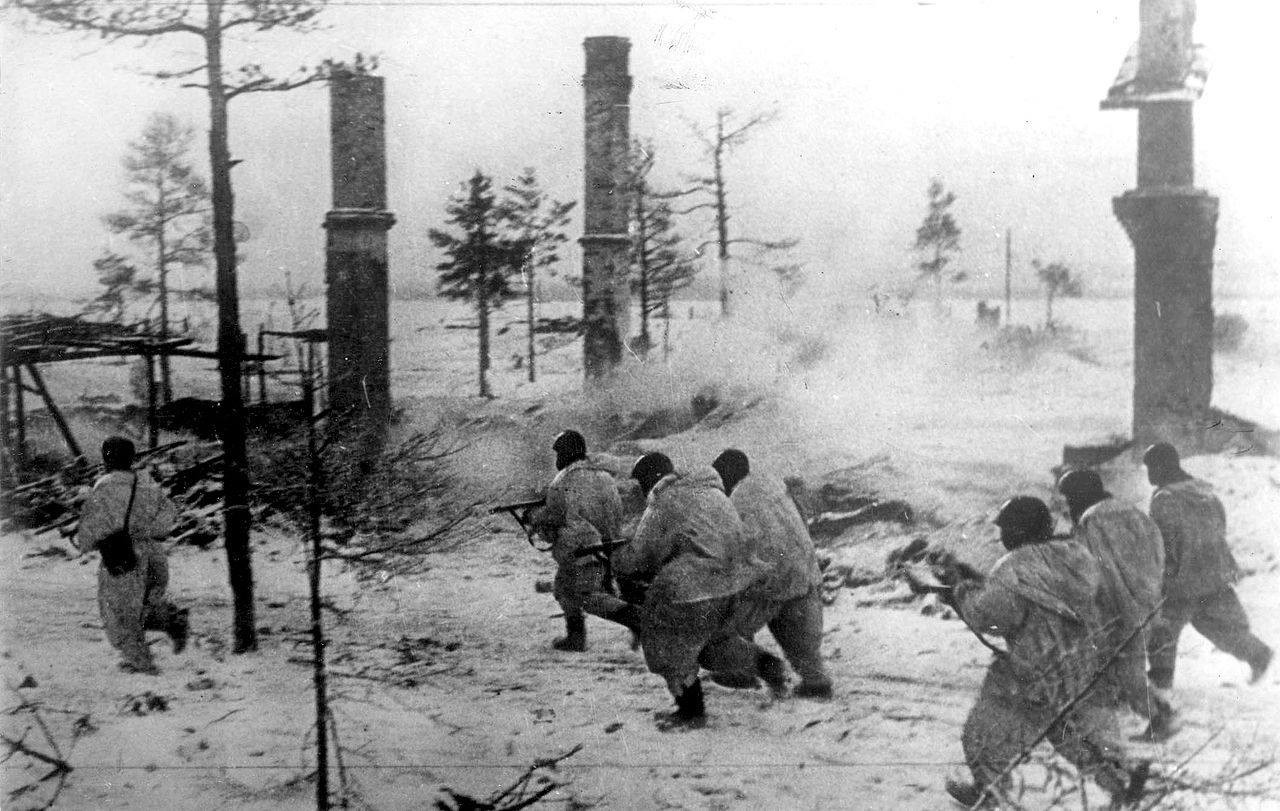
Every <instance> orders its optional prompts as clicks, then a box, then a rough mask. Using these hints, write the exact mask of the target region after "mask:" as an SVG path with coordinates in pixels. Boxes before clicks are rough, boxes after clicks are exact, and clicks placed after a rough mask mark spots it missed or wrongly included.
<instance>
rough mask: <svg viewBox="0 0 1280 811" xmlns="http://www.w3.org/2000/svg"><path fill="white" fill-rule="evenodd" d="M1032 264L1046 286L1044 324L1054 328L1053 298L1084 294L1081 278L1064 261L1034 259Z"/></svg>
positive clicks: (1077, 296)
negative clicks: (1047, 262) (1046, 262)
mask: <svg viewBox="0 0 1280 811" xmlns="http://www.w3.org/2000/svg"><path fill="white" fill-rule="evenodd" d="M1031 266H1032V267H1033V268H1035V271H1036V277H1037V278H1038V279H1040V284H1041V285H1042V286H1043V287H1044V303H1045V310H1044V326H1045V329H1050V330H1051V329H1053V326H1054V324H1053V300H1054V299H1055V298H1057V297H1058V296H1063V297H1064V298H1079V297H1080V296H1082V295H1083V294H1084V291H1083V288H1082V286H1081V284H1080V280H1079V279H1077V278H1076V277H1075V275H1074V274H1073V273H1072V271H1071V268H1069V267H1067V265H1066V264H1065V263H1063V262H1050V263H1049V264H1047V265H1046V264H1044V263H1042V262H1041V261H1040V260H1039V259H1032V260H1031Z"/></svg>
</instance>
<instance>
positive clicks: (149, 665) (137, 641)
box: [75, 436, 189, 676]
mask: <svg viewBox="0 0 1280 811" xmlns="http://www.w3.org/2000/svg"><path fill="white" fill-rule="evenodd" d="M134 453H135V451H134V446H133V443H132V442H130V441H129V440H128V439H125V438H124V437H118V436H113V437H110V438H109V439H107V440H106V441H105V442H103V443H102V466H103V469H104V471H105V472H104V473H103V475H102V476H101V477H100V478H99V479H98V481H97V482H95V483H94V485H93V490H92V491H90V493H89V495H88V497H87V498H86V499H85V502H84V506H83V507H82V508H81V511H80V524H79V528H78V529H77V532H76V537H75V544H76V547H77V548H79V549H80V551H81V552H86V553H87V552H93V551H98V552H100V554H101V557H102V562H101V564H100V565H99V566H98V609H99V611H100V612H101V614H102V625H103V628H104V630H105V631H106V633H107V641H108V642H110V643H111V645H112V647H114V648H116V649H117V650H119V651H120V655H121V661H120V669H121V670H123V671H125V672H126V673H144V674H147V675H153V676H154V675H156V674H157V673H159V672H160V671H159V669H158V668H157V667H156V665H155V662H154V661H153V660H152V658H151V651H150V649H149V648H148V647H147V641H146V632H147V631H164V632H165V633H166V634H168V635H169V637H170V639H172V640H173V652H174V653H181V652H182V650H183V648H185V647H186V645H187V633H188V628H189V623H188V617H187V610H186V609H179V608H178V607H176V606H175V605H174V604H173V603H171V602H169V599H168V597H167V596H166V595H165V590H166V589H167V588H168V585H169V559H168V556H167V554H166V553H165V549H164V547H163V546H162V545H161V542H162V540H163V539H164V538H165V537H166V536H167V535H168V534H169V533H170V532H171V531H172V530H173V527H174V523H175V522H176V521H177V518H178V510H177V507H176V506H174V503H173V502H172V501H170V500H169V498H168V497H167V496H165V494H164V492H163V491H162V490H161V489H160V487H159V486H158V485H156V484H155V482H153V481H151V478H150V477H149V476H147V475H146V474H144V473H139V472H135V471H134V470H133V460H134ZM121 530H124V532H125V533H127V537H125V536H123V535H121V534H119V533H120V531H121Z"/></svg>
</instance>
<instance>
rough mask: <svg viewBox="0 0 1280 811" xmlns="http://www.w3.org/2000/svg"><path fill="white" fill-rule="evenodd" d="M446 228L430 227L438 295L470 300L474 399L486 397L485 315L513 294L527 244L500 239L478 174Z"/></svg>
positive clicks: (450, 208) (496, 214)
mask: <svg viewBox="0 0 1280 811" xmlns="http://www.w3.org/2000/svg"><path fill="white" fill-rule="evenodd" d="M445 211H446V212H447V213H448V215H449V219H448V220H447V222H448V224H449V225H451V226H453V228H454V229H455V230H456V231H458V232H460V233H452V232H450V231H443V230H440V229H436V228H432V229H431V230H430V232H429V233H428V235H429V236H430V238H431V242H432V243H433V244H434V245H435V246H436V247H437V248H439V249H440V250H441V251H443V252H444V255H445V259H444V260H443V261H442V262H440V263H439V264H437V265H436V270H437V271H439V273H440V279H439V285H440V295H442V296H444V297H445V298H448V299H454V300H457V301H470V302H471V304H472V306H473V307H475V310H476V316H477V319H478V321H479V383H480V396H481V397H492V396H493V393H492V391H491V390H490V388H489V378H488V372H489V365H490V359H489V315H490V313H491V312H492V311H493V310H495V309H497V308H499V307H501V306H502V304H503V302H505V301H507V300H508V299H511V298H514V297H516V296H517V295H519V294H518V293H517V292H516V291H515V290H514V289H513V288H512V287H511V283H510V282H511V277H512V275H513V274H514V273H516V272H519V270H520V268H521V266H522V265H523V263H524V258H525V257H526V256H527V254H528V250H529V245H528V243H526V242H524V241H522V240H512V239H508V238H506V237H504V235H503V225H504V222H503V218H502V210H501V208H499V206H498V203H497V200H496V199H495V197H494V194H493V179H492V178H490V177H489V176H488V175H485V174H484V173H483V172H481V171H480V170H479V169H477V170H476V173H475V174H474V175H472V176H471V179H470V180H468V181H467V182H466V183H464V184H463V185H462V188H461V189H460V190H459V192H458V193H457V194H455V195H454V196H453V197H452V198H450V200H449V204H448V205H447V206H446V207H445Z"/></svg>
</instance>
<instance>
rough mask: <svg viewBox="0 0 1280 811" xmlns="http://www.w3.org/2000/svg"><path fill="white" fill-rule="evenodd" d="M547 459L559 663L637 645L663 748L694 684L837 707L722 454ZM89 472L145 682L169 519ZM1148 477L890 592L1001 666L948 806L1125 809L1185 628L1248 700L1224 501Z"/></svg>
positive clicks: (1167, 731)
mask: <svg viewBox="0 0 1280 811" xmlns="http://www.w3.org/2000/svg"><path fill="white" fill-rule="evenodd" d="M552 449H553V451H554V453H555V459H556V462H555V463H556V469H557V473H556V475H555V477H554V479H553V480H552V481H551V484H550V486H549V488H548V490H547V493H546V497H545V501H544V503H543V504H542V505H541V506H539V507H537V508H536V509H535V510H533V512H532V513H531V514H529V515H528V516H527V518H528V521H529V524H530V526H531V527H532V528H533V529H534V530H536V531H537V532H539V533H541V534H542V535H543V537H544V538H546V539H547V540H549V541H550V544H551V552H552V555H553V556H554V558H555V562H556V565H557V571H556V578H555V583H554V587H553V591H554V594H555V597H556V600H557V601H558V602H559V604H560V606H561V607H562V608H563V610H564V620H565V626H566V634H565V636H564V637H562V638H560V639H557V640H556V641H555V642H554V643H553V645H554V647H555V648H556V649H558V650H561V651H569V652H574V651H583V650H586V647H587V633H586V616H587V615H588V614H591V615H594V616H597V617H601V618H603V619H606V620H609V621H612V622H615V623H618V624H620V625H622V626H624V627H626V628H628V629H630V630H631V632H632V633H633V634H634V639H635V640H636V642H637V643H638V645H639V647H640V648H641V649H642V651H643V655H644V660H645V663H646V665H647V666H648V668H649V670H650V671H651V672H653V673H655V674H657V675H659V676H661V677H662V678H663V679H664V680H665V682H666V684H667V688H668V689H669V690H670V692H671V695H672V697H673V698H674V700H675V709H674V710H673V711H671V712H669V713H663V714H661V715H660V716H659V718H658V723H659V726H660V727H661V728H663V729H678V728H694V727H700V726H703V725H705V723H706V707H705V696H704V693H703V689H702V681H701V673H702V671H706V672H707V674H708V677H709V678H710V679H712V680H713V681H715V682H716V683H718V684H720V685H723V686H726V687H730V688H738V689H751V688H756V687H758V686H760V684H761V683H763V684H764V685H765V686H766V687H767V688H768V689H769V691H770V692H771V693H772V695H773V696H775V697H778V698H781V697H784V696H785V695H787V694H788V692H789V693H790V695H793V696H797V697H802V698H810V699H817V700H826V699H831V698H832V697H833V685H832V680H831V676H830V675H829V673H828V672H827V669H826V667H825V666H824V663H823V660H822V656H821V652H820V645H821V640H822V623H823V616H822V615H823V604H822V595H821V582H822V580H821V572H820V567H819V563H818V560H817V555H816V553H815V550H814V545H813V541H812V539H811V538H810V536H809V533H808V530H807V527H806V525H805V522H804V520H803V518H802V517H801V515H800V513H799V511H798V509H797V508H796V505H795V503H794V502H793V501H792V499H791V497H790V495H789V494H788V493H787V490H786V488H785V486H784V485H783V484H782V482H781V481H779V480H777V479H776V478H773V477H771V476H769V475H767V474H765V473H762V472H759V471H754V470H753V469H752V467H751V463H750V460H749V459H748V458H747V456H746V454H744V453H743V452H742V451H739V450H735V449H728V450H725V451H724V452H723V453H721V454H720V455H719V456H718V457H717V458H716V459H715V460H714V461H713V462H712V463H711V464H710V465H705V466H694V467H691V468H689V469H687V470H677V469H676V468H675V466H674V465H673V463H672V461H671V459H670V458H668V457H667V456H665V455H664V454H662V453H647V454H645V455H643V456H641V457H640V459H639V460H638V461H637V462H636V463H635V465H634V466H633V467H632V468H631V469H630V473H629V476H626V477H623V476H622V475H621V472H620V471H619V470H618V469H617V467H616V463H615V462H613V461H606V460H605V458H604V457H602V456H593V455H591V454H588V452H587V444H586V441H585V440H584V438H583V436H582V435H581V434H580V433H578V432H576V431H565V432H564V433H562V434H560V435H559V436H557V437H556V439H555V442H554V443H553V445H552ZM102 457H103V466H104V469H105V473H104V475H103V476H102V477H101V478H100V479H99V480H98V481H97V482H96V484H95V485H94V488H93V490H92V491H91V492H90V493H89V495H88V497H87V498H86V499H85V502H84V505H83V507H82V511H81V518H80V524H79V529H78V533H77V536H76V544H77V546H78V547H79V548H80V549H81V550H82V551H84V552H93V551H97V552H99V553H101V556H102V560H103V565H102V566H100V567H99V572H98V586H99V588H98V601H99V607H100V610H101V613H102V619H103V624H104V628H105V630H106V633H107V639H108V641H109V642H110V643H111V645H112V646H113V647H115V648H117V649H118V650H119V651H120V653H121V657H122V661H121V664H120V667H121V668H122V669H123V670H125V671H127V672H131V673H140V674H154V673H155V672H157V670H156V666H155V663H154V661H153V659H152V655H151V653H150V651H149V648H148V646H147V643H146V639H145V634H146V632H147V631H149V630H157V631H162V632H164V633H166V634H167V635H168V636H169V637H170V638H171V639H172V641H173V647H174V650H175V651H181V650H182V648H183V647H184V646H185V645H186V641H187V635H188V627H189V624H188V618H187V612H186V611H185V610H184V609H179V608H178V607H176V606H175V605H174V604H173V603H172V602H170V601H169V599H168V597H167V596H166V593H165V592H166V584H167V581H168V564H167V561H166V557H165V552H164V549H163V547H162V546H161V544H160V539H161V538H163V537H164V536H166V535H167V534H168V532H169V531H170V530H171V529H172V527H173V523H174V520H175V518H176V511H175V509H174V506H173V504H172V502H170V501H169V500H168V498H167V497H166V496H165V495H164V493H163V491H162V490H161V489H160V488H159V487H158V486H157V485H156V484H155V483H154V482H152V481H151V480H150V479H149V478H148V477H146V476H145V475H142V474H140V473H138V472H136V471H135V470H134V469H133V467H134V447H133V444H132V443H131V442H129V441H128V440H127V439H123V438H119V437H113V438H111V439H108V440H107V441H106V442H105V443H104V444H103V448H102ZM1143 463H1144V464H1145V466H1146V469H1147V476H1148V479H1149V481H1150V483H1151V484H1152V486H1153V487H1154V492H1153V494H1152V497H1151V504H1150V514H1149V515H1148V514H1147V513H1144V512H1143V511H1142V510H1141V509H1139V508H1138V507H1136V506H1133V505H1131V504H1127V503H1124V502H1123V501H1121V500H1120V499H1117V498H1116V497H1114V496H1113V495H1112V494H1111V493H1109V492H1107V490H1106V489H1105V487H1104V486H1103V482H1102V479H1101V477H1100V476H1099V475H1098V474H1097V473H1096V472H1095V471H1092V470H1073V471H1069V472H1067V473H1066V474H1064V475H1063V476H1062V477H1061V479H1059V481H1058V483H1057V489H1058V491H1059V492H1060V493H1061V494H1062V496H1063V498H1064V499H1065V501H1066V505H1067V509H1068V512H1069V513H1070V517H1071V522H1072V527H1073V528H1072V532H1071V534H1070V536H1057V535H1055V521H1054V517H1053V514H1052V513H1051V511H1050V510H1049V507H1048V506H1047V505H1046V504H1045V503H1044V502H1043V501H1041V500H1040V499H1038V498H1034V497H1031V496H1016V497H1014V498H1012V499H1009V500H1008V501H1007V502H1005V504H1004V505H1003V506H1002V507H1001V508H1000V510H999V512H998V514H997V515H996V517H995V521H994V523H995V524H996V526H997V527H998V528H999V531H1000V542H1001V544H1002V545H1003V547H1004V548H1005V550H1006V554H1004V555H1003V556H1002V557H1001V558H1000V559H999V560H998V561H997V562H996V563H995V565H994V566H993V567H992V568H991V570H990V571H988V572H986V573H982V572H978V571H976V570H975V569H973V568H972V567H970V566H968V565H967V564H965V563H963V562H961V561H959V560H957V559H956V558H955V557H954V556H952V555H949V554H946V553H936V554H933V555H931V556H930V557H929V558H928V560H929V563H930V572H929V574H930V577H931V580H932V581H933V582H924V580H923V578H922V577H921V576H920V575H918V574H913V573H912V572H911V570H909V569H907V570H904V571H903V572H902V574H903V576H904V578H905V579H906V580H907V581H908V583H909V584H910V585H911V587H912V588H913V589H916V590H918V591H921V592H924V591H932V592H934V593H937V594H940V595H942V596H943V598H944V599H945V600H946V601H947V602H948V603H949V604H950V605H951V606H952V607H953V608H954V609H955V610H956V612H957V614H958V615H959V616H960V618H961V619H962V620H964V622H965V623H966V624H967V625H968V627H969V628H970V630H972V631H973V632H974V634H975V635H976V636H978V637H979V638H980V639H981V641H982V642H983V643H984V644H986V645H987V647H989V648H991V649H992V650H993V651H994V652H995V657H994V659H993V660H992V662H991V666H990V668H989V669H988V671H987V674H986V677H985V678H984V680H983V682H982V687H981V689H980V691H979V695H978V700H977V703H976V704H975V705H974V707H973V709H972V710H971V711H970V713H969V716H968V718H967V720H966V721H965V724H964V730H963V733H962V739H961V741H962V746H963V749H964V754H965V759H966V762H967V764H968V766H969V770H970V772H971V773H972V777H973V780H972V781H971V782H959V781H953V780H948V781H947V784H946V788H947V791H948V793H949V794H950V795H951V796H952V797H953V798H954V799H955V800H957V801H958V802H960V803H962V804H964V805H966V806H968V807H976V806H979V805H981V804H982V803H983V802H984V801H987V800H988V799H995V798H997V797H998V796H999V795H1000V793H1001V792H1002V790H1003V789H1004V787H1005V785H1006V781H1007V778H1008V777H1009V774H1010V772H1011V771H1012V770H1013V769H1014V768H1015V767H1016V766H1017V765H1018V764H1019V763H1020V762H1021V761H1022V760H1023V759H1024V758H1025V757H1026V755H1027V754H1028V753H1029V752H1030V751H1031V750H1032V749H1034V748H1035V746H1036V745H1037V744H1038V743H1039V742H1040V741H1041V740H1047V741H1048V742H1050V743H1051V744H1052V745H1053V746H1054V748H1055V749H1056V750H1057V751H1058V752H1059V754H1061V755H1062V756H1063V757H1065V758H1066V759H1067V760H1069V761H1071V762H1072V763H1073V764H1074V765H1075V766H1076V767H1077V768H1078V769H1079V770H1080V772H1081V773H1082V774H1086V775H1089V776H1091V777H1092V778H1093V779H1094V780H1095V781H1096V782H1097V783H1098V784H1099V785H1100V786H1101V787H1102V788H1103V789H1104V790H1106V791H1108V792H1110V794H1111V796H1112V798H1113V804H1115V805H1118V806H1119V805H1124V804H1127V803H1132V802H1136V801H1137V799H1138V798H1139V797H1140V796H1141V794H1142V791H1143V785H1144V783H1145V782H1146V779H1147V775H1148V764H1147V763H1145V762H1142V761H1139V760H1135V759H1133V758H1131V757H1129V756H1128V755H1127V753H1126V751H1125V747H1124V745H1123V744H1122V743H1121V740H1120V734H1119V715H1118V713H1119V711H1120V710H1121V709H1122V708H1124V707H1127V708H1129V709H1131V710H1133V711H1134V712H1136V713H1137V714H1139V715H1140V716H1141V717H1143V718H1145V719H1147V721H1148V723H1147V727H1146V729H1145V731H1144V732H1143V733H1142V734H1141V735H1139V736H1136V737H1137V738H1139V739H1141V740H1145V741H1161V740H1165V739H1167V738H1168V737H1170V736H1172V735H1173V734H1175V733H1176V732H1177V729H1178V723H1177V713H1176V712H1175V710H1174V707H1173V703H1172V687H1173V677H1174V666H1175V663H1176V660H1177V646H1178V639H1179V636H1180V634H1181V633H1182V630H1183V629H1184V628H1185V627H1186V626H1187V625H1188V624H1190V625H1192V626H1193V627H1194V628H1195V629H1196V630H1198V631H1199V632H1200V633H1201V634H1203V635H1204V636H1205V637H1207V638H1208V639H1209V640H1210V641H1211V642H1213V644H1214V645H1216V646H1217V647H1218V648H1219V649H1220V650H1222V651H1225V652H1226V653H1229V654H1231V655H1233V656H1235V657H1236V658H1238V659H1240V660H1241V661H1243V662H1245V663H1246V664H1248V665H1249V667H1250V670H1251V679H1250V681H1251V682H1256V681H1258V680H1259V679H1261V678H1262V676H1263V674H1264V673H1265V672H1266V671H1267V669H1268V667H1269V665H1270V663H1271V659H1272V650H1271V648H1269V647H1268V646H1267V645H1266V644H1265V643H1263V642H1262V641H1261V640H1259V639H1258V638H1257V637H1256V636H1255V635H1254V634H1253V633H1252V632H1251V631H1250V629H1249V620H1248V618H1247V616H1246V615H1245V612H1244V609H1243V607H1242V606H1241V604H1240V600H1239V598H1238V596H1237V595H1236V592H1235V588H1234V584H1235V583H1236V581H1237V580H1238V578H1239V575H1240V572H1239V568H1238V567H1237V565H1236V561H1235V559H1234V557H1233V556H1232V553H1231V550H1230V548H1229V547H1228V545H1227V540H1226V514H1225V511H1224V509H1223V506H1222V503H1221V501H1219V500H1218V498H1217V497H1216V496H1215V495H1214V493H1213V490H1212V488H1211V487H1210V485H1209V484H1208V483H1206V482H1204V481H1202V480H1199V479H1196V478H1194V477H1192V476H1191V475H1189V474H1188V473H1187V472H1186V471H1185V470H1183V468H1182V465H1181V461H1180V459H1179V457H1178V454H1177V451H1176V450H1175V449H1174V448H1173V447H1172V446H1171V445H1168V444H1166V443H1158V444H1156V445H1153V446H1151V447H1150V448H1149V449H1148V450H1147V451H1146V453H1145V454H1144V456H1143ZM628 488H638V490H639V492H640V494H642V495H643V497H644V510H643V514H642V515H641V516H640V518H639V521H638V523H636V524H635V525H634V528H633V529H627V530H624V525H625V524H626V522H625V520H624V510H623V500H622V496H621V495H620V491H621V490H625V489H628ZM766 626H767V627H768V628H769V630H770V632H771V634H772V635H773V637H774V639H775V641H776V642H777V644H778V646H779V647H780V648H781V649H782V652H783V654H784V655H785V656H786V659H787V661H788V662H790V664H791V668H792V669H793V670H794V671H795V673H796V674H797V675H798V676H799V683H798V684H797V685H796V686H795V687H794V688H793V689H790V690H789V689H788V688H789V678H788V673H787V668H786V665H785V664H784V662H783V661H782V660H781V659H780V658H779V657H777V656H775V655H773V654H772V653H770V652H769V651H767V650H765V649H764V648H762V647H760V646H759V645H758V644H756V642H755V637H756V635H757V634H758V633H759V632H760V631H761V630H762V629H763V628H765V627H766ZM989 636H990V637H1000V638H1002V639H1003V643H1002V644H998V643H995V642H992V641H991V640H990V639H989V638H988V637H989Z"/></svg>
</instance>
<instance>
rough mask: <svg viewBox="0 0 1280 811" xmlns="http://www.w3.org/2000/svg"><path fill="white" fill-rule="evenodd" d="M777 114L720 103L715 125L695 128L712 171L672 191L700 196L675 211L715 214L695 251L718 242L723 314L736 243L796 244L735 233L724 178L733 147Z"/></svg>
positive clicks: (767, 247)
mask: <svg viewBox="0 0 1280 811" xmlns="http://www.w3.org/2000/svg"><path fill="white" fill-rule="evenodd" d="M777 117H778V111H777V110H764V111H761V112H757V113H754V114H753V115H751V116H749V117H747V118H746V119H742V118H740V117H739V116H738V115H737V114H736V113H735V112H734V111H733V110H732V109H730V108H728V107H721V108H720V109H719V110H717V111H716V120H715V123H714V124H713V125H711V126H710V127H702V126H697V125H695V126H694V127H693V131H694V134H695V135H696V136H697V138H698V140H699V141H700V142H701V143H702V152H703V157H704V158H705V159H706V160H707V161H708V162H709V163H710V169H711V173H710V174H707V175H700V176H693V177H690V178H689V184H690V185H689V186H688V187H687V188H685V189H682V190H680V191H678V192H674V193H672V194H671V195H669V196H670V197H673V198H675V197H686V196H689V197H693V198H695V199H697V200H698V202H696V203H694V204H693V205H691V206H689V207H687V208H684V209H680V210H675V211H673V213H674V214H676V215H679V216H684V215H686V214H692V213H693V212H695V211H700V210H708V211H711V212H712V214H713V217H714V220H713V235H712V237H711V238H710V239H707V240H706V241H705V242H703V243H702V244H701V245H699V246H697V248H696V252H697V253H701V252H702V251H703V250H705V249H706V248H707V247H709V246H710V245H715V246H716V255H717V258H718V261H719V264H720V315H721V316H730V315H732V314H733V293H734V282H735V280H734V276H733V267H732V259H731V255H732V247H733V246H734V245H751V246H753V247H754V248H755V249H756V251H757V252H761V253H768V252H774V251H784V250H789V249H790V248H793V247H795V245H796V240H794V239H783V240H762V239H754V238H751V237H743V236H732V235H731V233H730V229H729V221H730V219H731V217H730V214H729V193H728V190H727V187H726V180H725V162H726V160H727V159H728V157H729V155H731V154H732V153H733V150H734V149H736V148H737V147H740V146H742V145H743V144H744V143H746V142H747V139H748V138H749V137H750V135H751V132H752V131H753V130H755V129H756V128H757V127H760V126H763V125H765V124H768V123H770V122H772V121H774V120H775V119H776V118H777Z"/></svg>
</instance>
